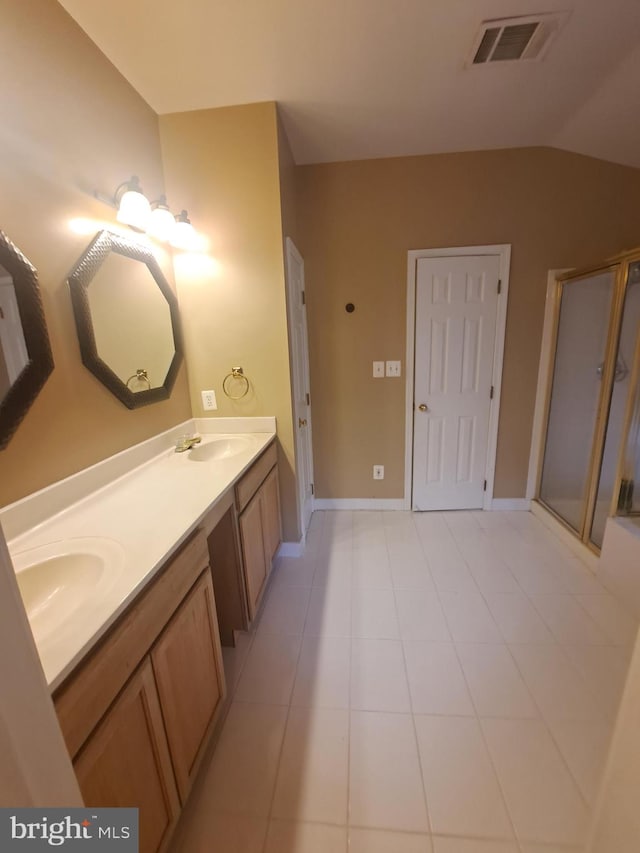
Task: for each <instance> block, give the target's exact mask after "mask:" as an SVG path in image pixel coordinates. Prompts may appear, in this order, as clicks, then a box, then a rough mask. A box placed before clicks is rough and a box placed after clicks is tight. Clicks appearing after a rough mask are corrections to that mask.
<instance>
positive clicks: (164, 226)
mask: <svg viewBox="0 0 640 853" xmlns="http://www.w3.org/2000/svg"><path fill="white" fill-rule="evenodd" d="M175 227H176V220H175V219H174V217H173V214H172V213H171V211H170V210H169V208H168V207H167V199H166V198H165V196H163V195H162V196H160V198H159V199H158V201H157V202H154V204H153V205H152V210H151V217H150V218H149V223H148V226H147V233H148V234H150V235H151V237H154V238H155V239H156V240H160V241H161V242H162V243H166V242H168V241H169V240H171V238H172V236H173V232H174V230H175Z"/></svg>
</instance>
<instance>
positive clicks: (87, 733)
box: [2, 418, 281, 853]
mask: <svg viewBox="0 0 640 853" xmlns="http://www.w3.org/2000/svg"><path fill="white" fill-rule="evenodd" d="M223 420H224V419H216V420H215V421H214V420H210V421H203V422H198V428H199V430H200V431H201V432H202V431H203V427H204V428H205V429H206V428H209V429H217V430H221V429H223V428H227V429H228V428H229V423H227V424H223V423H222V421H223ZM238 420H240V419H234V421H238ZM243 420H246V421H247V422H250V421H254V420H256V421H258V420H259V421H260V422H261V423H259V424H258V426H261V427H264V426H265V424H264V422H269V423H268V424H267V425H268V426H271V430H269V431H265V432H258V431H256V432H251V433H249V432H244V433H235V434H232V433H231V432H228V433H226V434H223V433H220V432H218V433H217V434H216V433H210V434H208V435H207V434H204V435H203V440H202V442H201V443H200V444H198V445H196V446H195V447H194V448H193V450H190V451H187V452H185V453H180V454H179V453H175V452H174V451H173V444H174V441H175V436H174V434H173V433H176V432H177V431H178V428H176V430H173V431H169V433H166V434H164V435H163V436H162V437H156V439H153V440H151V441H150V442H145V443H144V445H139V446H138V447H137V448H132V449H131V450H130V451H126V452H125V453H124V454H119V455H118V457H113V458H112V459H111V460H106V461H105V462H104V463H100V465H99V466H94V469H88V471H85V472H81V474H79V475H76V477H75V478H74V477H72V478H69V480H68V481H64V482H63V483H62V484H56V486H53V487H51V489H49V490H45V492H46V493H47V494H45V493H39V494H38V495H36V496H33V497H32V498H29V499H26V501H22V502H20V505H17V504H16V505H13V506H12V507H9V508H7V509H5V510H3V513H2V521H3V525H4V526H5V528H7V527H8V528H9V530H13V531H14V532H17V531H20V529H21V528H22V531H21V532H20V533H19V535H17V536H14V537H12V538H11V539H10V542H9V545H10V551H11V553H12V556H13V558H14V562H15V564H16V572H17V577H18V583H19V586H20V587H21V592H22V594H23V598H24V600H25V605H26V609H27V614H28V616H29V617H30V620H31V624H32V628H33V630H34V636H35V639H36V643H37V645H38V650H39V652H40V655H41V660H42V663H43V668H44V670H45V674H46V676H47V679H48V682H49V685H50V687H51V690H52V695H53V699H54V704H55V708H56V712H57V714H58V719H59V722H60V726H61V729H62V732H63V735H64V738H65V742H66V744H67V748H68V750H69V754H70V756H71V758H72V761H73V765H74V769H75V771H76V775H77V778H78V782H79V785H80V790H81V792H82V795H83V797H84V800H85V803H86V804H87V805H88V806H96V807H98V806H132V805H135V806H137V807H138V808H139V809H140V838H141V844H140V850H141V851H143V853H154V851H158V850H163V849H165V847H166V846H167V845H168V843H169V839H170V837H171V834H172V831H173V829H174V827H175V825H176V822H177V820H178V817H179V815H180V811H181V809H182V807H183V805H184V804H185V802H186V800H187V797H188V795H189V791H190V788H191V785H192V783H193V780H194V778H195V775H196V774H197V771H198V768H199V766H200V762H201V760H202V757H203V755H204V754H205V752H206V751H207V747H208V745H209V743H210V742H211V736H212V734H213V733H214V731H215V730H216V727H217V724H218V722H219V720H220V718H221V716H222V713H223V709H224V707H225V704H224V700H225V696H226V685H225V676H224V668H223V663H222V653H221V645H222V644H233V642H234V632H235V630H238V629H243V628H244V629H246V628H248V627H249V625H250V623H251V621H252V620H253V618H254V617H255V615H256V613H257V611H258V609H259V606H260V602H261V599H262V596H263V593H264V590H265V587H266V584H267V581H268V578H269V574H270V571H271V566H272V563H273V558H274V556H275V554H276V552H277V550H278V547H279V545H280V541H281V525H280V502H279V492H278V454H277V446H276V443H275V424H274V423H272V421H273V419H264V418H263V419H243ZM233 425H235V426H238V424H237V423H234V424H233ZM194 426H195V425H194ZM243 426H244V429H248V428H251V427H252V426H253V427H254V428H255V424H250V423H245V424H244V425H243ZM180 431H182V432H185V431H186V430H185V429H184V425H181V428H180ZM160 445H162V450H161V451H160V452H155V451H157V450H158V447H159V446H160ZM122 457H126V458H124V459H123V458H122ZM136 462H137V463H138V464H135V463H136ZM127 464H129V465H131V466H132V467H130V468H129V470H126V468H127ZM123 472H124V473H123ZM110 477H111V479H109V478H110ZM96 487H97V488H96ZM65 494H66V496H67V498H72V497H74V496H75V497H76V498H78V496H80V499H77V500H76V501H75V502H71V505H70V506H66V507H64V508H63V506H62V505H63V503H64V498H65ZM29 502H30V503H29ZM57 506H59V507H60V511H59V512H55V511H54V512H53V513H52V514H51V515H50V516H49V517H47V518H39V515H42V514H43V513H45V512H47V511H48V512H51V510H52V509H53V510H55V509H56V507H57ZM29 523H31V526H27V525H29ZM56 543H57V546H58V547H55V546H56ZM47 555H49V556H48V557H47ZM51 555H53V556H51ZM89 558H91V559H92V560H93V562H91V560H90V559H89ZM65 560H66V562H65ZM97 560H101V561H102V563H103V567H102V572H100V571H98V570H96V568H95V566H96V565H97V563H96V561H97ZM69 567H72V569H70V568H69ZM89 567H91V568H89ZM29 572H32V573H35V574H33V577H35V579H36V580H35V581H33V580H28V578H29ZM87 572H89V573H90V575H89V576H90V577H91V579H94V580H95V587H94V588H93V589H92V587H91V584H90V583H88V582H86V581H83V582H82V583H80V582H79V581H78V578H79V577H80V578H86V576H87ZM105 574H106V576H107V580H105V578H104V575H105ZM54 578H55V579H54ZM45 579H47V580H45ZM38 584H41V585H43V586H42V589H40V587H39V586H38ZM47 584H50V585H51V589H49V587H48V586H47ZM55 584H58V586H59V588H58V589H57V590H56V589H54V586H55ZM60 584H61V585H62V587H61V589H62V595H60ZM65 585H66V586H65ZM65 598H66V602H65V601H64V599H65ZM56 599H59V601H56ZM69 599H77V601H76V602H75V603H76V605H77V606H72V605H73V601H71V603H70V601H69ZM47 601H48V602H49V603H46V602H47ZM56 606H59V614H58V615H56V612H53V611H52V612H51V613H50V614H49V615H48V617H47V618H46V619H44V620H43V608H44V610H46V609H47V607H48V608H49V609H51V608H53V609H54V611H55V608H56ZM56 619H58V620H59V624H58V625H56Z"/></svg>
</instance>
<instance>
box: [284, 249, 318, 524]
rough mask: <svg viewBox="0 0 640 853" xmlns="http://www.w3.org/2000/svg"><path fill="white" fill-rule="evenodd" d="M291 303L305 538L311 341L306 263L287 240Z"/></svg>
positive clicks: (309, 507)
mask: <svg viewBox="0 0 640 853" xmlns="http://www.w3.org/2000/svg"><path fill="white" fill-rule="evenodd" d="M286 249H287V288H288V292H289V298H288V300H287V311H288V323H289V346H290V349H291V377H292V386H293V388H292V390H293V414H294V419H295V423H294V430H295V442H296V479H297V483H298V506H299V512H300V524H301V526H302V531H301V532H302V535H303V536H304V534H305V532H306V530H307V528H308V527H309V522H310V520H311V513H312V511H313V449H312V439H311V396H310V382H309V340H308V335H307V307H306V302H305V296H304V260H303V258H302V255H301V254H300V252H299V251H298V250H297V249H296V247H295V245H294V243H293V241H292V240H291V239H290V238H289V237H287V239H286Z"/></svg>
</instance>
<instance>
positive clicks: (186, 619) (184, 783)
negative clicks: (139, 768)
mask: <svg viewBox="0 0 640 853" xmlns="http://www.w3.org/2000/svg"><path fill="white" fill-rule="evenodd" d="M151 660H152V662H153V670H154V673H155V676H156V683H157V685H158V695H159V697H160V706H161V708H162V713H163V716H164V721H165V726H166V730H167V739H168V741H169V750H170V752H171V758H172V760H173V767H174V770H175V774H176V780H177V782H178V790H179V792H180V798H181V800H182V802H183V803H184V802H185V801H186V798H187V794H188V793H189V790H190V788H191V783H192V782H193V777H194V775H195V772H196V770H197V767H198V763H199V761H198V760H199V758H200V757H201V755H202V752H203V750H204V748H205V747H206V744H207V741H208V738H207V735H208V734H209V732H210V730H211V728H212V726H213V724H214V722H215V720H216V717H217V713H218V711H219V709H220V706H221V704H222V700H223V698H224V695H225V680H224V668H223V664H222V653H221V649H220V636H219V633H218V620H217V617H216V605H215V599H214V597H213V585H212V583H211V574H210V572H209V571H206V572H205V573H203V574H202V575H201V576H200V579H199V580H198V581H197V583H196V584H195V586H194V587H193V589H192V590H191V592H190V593H189V595H188V596H187V597H186V598H185V600H184V601H183V603H182V604H181V605H180V607H179V608H178V610H177V611H176V613H175V614H174V616H173V617H172V619H171V621H170V622H169V624H168V625H167V627H166V628H165V630H164V632H163V633H162V634H161V636H160V639H159V640H158V642H157V643H156V645H155V646H154V647H153V649H152V650H151Z"/></svg>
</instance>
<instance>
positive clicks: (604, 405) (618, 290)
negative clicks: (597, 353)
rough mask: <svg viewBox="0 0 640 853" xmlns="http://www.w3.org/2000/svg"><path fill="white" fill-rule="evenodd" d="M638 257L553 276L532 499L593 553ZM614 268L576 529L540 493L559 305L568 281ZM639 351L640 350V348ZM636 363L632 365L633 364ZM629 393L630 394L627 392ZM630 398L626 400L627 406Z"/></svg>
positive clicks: (624, 257)
mask: <svg viewBox="0 0 640 853" xmlns="http://www.w3.org/2000/svg"><path fill="white" fill-rule="evenodd" d="M639 257H640V250H635V251H634V252H632V253H625V254H623V255H620V256H617V257H615V258H612V259H610V260H608V261H605V262H604V263H599V264H592V265H590V266H588V267H582V268H580V269H576V270H571V271H570V272H566V273H562V274H560V275H558V276H556V280H555V287H554V289H553V296H552V298H553V330H552V337H551V347H550V352H551V357H550V358H549V366H548V371H547V379H546V391H545V400H544V419H543V425H544V427H543V429H542V430H541V435H540V448H539V454H538V472H537V480H536V491H535V494H536V498H535V500H536V501H537V502H538V503H539V504H541V505H542V506H543V507H544V508H545V510H546V511H547V512H549V513H550V514H551V515H552V516H553V517H554V518H555V519H556V520H557V521H558V522H559V523H560V524H562V526H563V527H565V528H566V529H567V530H569V531H570V532H571V534H572V535H573V536H576V537H577V538H578V539H580V540H581V541H582V543H583V544H584V545H586V546H587V548H589V550H591V551H593V552H594V553H595V554H599V553H600V548H599V547H598V546H597V545H596V544H595V543H594V542H592V541H591V526H592V524H593V515H594V510H595V504H596V498H597V494H598V485H599V482H600V468H601V466H602V457H603V453H604V444H605V439H606V434H607V424H608V420H609V408H610V406H611V396H612V393H613V383H614V378H615V366H616V357H617V353H618V345H619V341H620V331H621V327H622V313H623V308H624V301H625V296H626V290H627V278H628V271H629V265H630V263H632V262H633V261H634V260H637V259H638V258H639ZM607 272H613V273H614V275H615V277H614V283H613V294H612V298H611V308H610V313H609V323H608V327H607V344H606V348H605V358H604V366H603V370H602V383H601V386H600V394H599V396H598V409H597V415H596V420H595V424H594V429H593V438H592V442H591V452H590V455H589V466H588V469H587V478H586V482H587V484H588V486H587V493H586V500H584V505H583V508H582V517H581V523H580V529H579V530H577V531H576V529H575V528H574V527H573V526H572V525H571V524H569V522H567V521H565V519H564V518H563V517H562V516H561V515H559V513H558V512H556V510H554V509H553V507H552V506H550V505H549V504H548V503H546V502H545V501H544V500H543V498H542V497H541V496H540V487H541V484H542V473H543V468H544V461H545V450H546V444H547V434H548V430H549V417H550V413H551V394H552V390H553V375H554V372H555V366H556V353H557V346H558V333H559V328H560V308H561V303H562V293H563V290H564V288H565V287H566V286H567V285H570V284H571V282H576V281H578V280H580V279H584V278H587V277H589V276H594V275H599V274H602V273H607ZM639 352H640V350H639ZM634 367H635V365H634ZM630 396H632V395H630ZM628 405H629V401H627V406H628ZM626 425H627V418H626V417H625V421H624V427H623V435H622V440H621V446H620V452H619V454H618V461H617V468H616V477H615V481H614V492H613V499H612V504H611V511H610V513H611V515H615V509H616V507H617V503H618V495H619V492H620V483H621V479H622V474H621V469H622V465H623V459H624V456H623V453H622V449H623V446H624V444H625V439H626V429H627V426H626Z"/></svg>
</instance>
